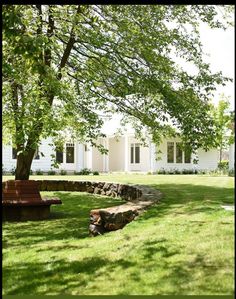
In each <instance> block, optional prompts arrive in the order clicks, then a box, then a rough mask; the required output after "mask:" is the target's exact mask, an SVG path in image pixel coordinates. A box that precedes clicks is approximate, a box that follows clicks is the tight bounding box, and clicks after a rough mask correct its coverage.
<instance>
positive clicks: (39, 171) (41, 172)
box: [35, 169, 43, 175]
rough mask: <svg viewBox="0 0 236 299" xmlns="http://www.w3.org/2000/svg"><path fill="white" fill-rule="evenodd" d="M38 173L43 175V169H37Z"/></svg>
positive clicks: (36, 172)
mask: <svg viewBox="0 0 236 299" xmlns="http://www.w3.org/2000/svg"><path fill="white" fill-rule="evenodd" d="M35 174H36V175H43V171H42V170H41V169H37V170H35Z"/></svg>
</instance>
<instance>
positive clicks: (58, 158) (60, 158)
mask: <svg viewBox="0 0 236 299" xmlns="http://www.w3.org/2000/svg"><path fill="white" fill-rule="evenodd" d="M56 162H57V163H63V151H62V150H61V149H60V148H57V149H56Z"/></svg>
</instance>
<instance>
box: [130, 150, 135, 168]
mask: <svg viewBox="0 0 236 299" xmlns="http://www.w3.org/2000/svg"><path fill="white" fill-rule="evenodd" d="M130 154H131V157H130V161H131V164H133V163H134V146H133V145H131V148H130Z"/></svg>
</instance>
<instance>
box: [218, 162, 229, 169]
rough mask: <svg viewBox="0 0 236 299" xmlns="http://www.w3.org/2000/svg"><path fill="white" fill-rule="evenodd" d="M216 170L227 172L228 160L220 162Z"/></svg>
mask: <svg viewBox="0 0 236 299" xmlns="http://www.w3.org/2000/svg"><path fill="white" fill-rule="evenodd" d="M218 169H219V170H229V161H228V160H222V161H221V162H219V163H218Z"/></svg>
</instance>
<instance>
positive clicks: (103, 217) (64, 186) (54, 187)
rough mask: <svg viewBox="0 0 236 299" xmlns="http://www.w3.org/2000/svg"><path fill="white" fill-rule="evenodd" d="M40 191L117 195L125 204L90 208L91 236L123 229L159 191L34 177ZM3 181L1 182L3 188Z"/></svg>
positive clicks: (158, 194) (156, 198) (147, 205)
mask: <svg viewBox="0 0 236 299" xmlns="http://www.w3.org/2000/svg"><path fill="white" fill-rule="evenodd" d="M37 182H38V183H39V190H40V191H78V192H88V193H93V194H100V195H106V196H111V197H117V196H119V197H121V198H122V199H124V200H125V201H126V203H124V204H122V205H119V206H115V207H110V208H106V209H96V210H91V211H90V225H89V233H90V235H91V236H97V235H101V234H103V233H105V232H109V231H113V230H117V229H121V228H123V227H124V226H125V225H126V224H127V223H129V222H131V221H132V220H134V218H135V217H137V216H138V215H140V214H141V213H142V212H144V211H145V210H146V209H147V208H148V207H150V206H151V205H154V204H157V203H158V202H159V200H160V199H161V197H162V193H161V192H160V191H158V190H156V189H153V188H151V187H148V186H146V185H145V186H144V185H126V184H118V183H107V182H89V181H53V180H37ZM4 186H5V183H4V182H3V183H2V187H3V188H4Z"/></svg>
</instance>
